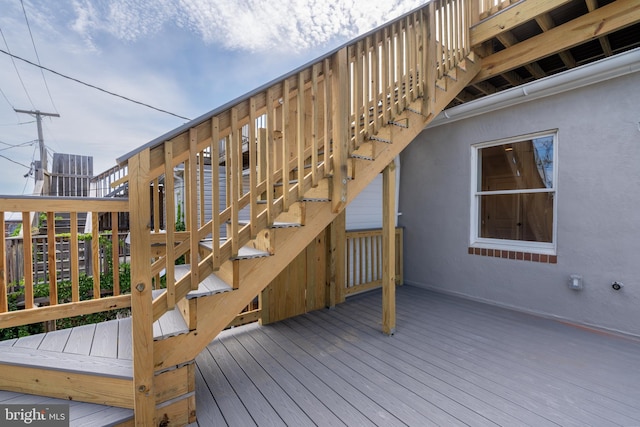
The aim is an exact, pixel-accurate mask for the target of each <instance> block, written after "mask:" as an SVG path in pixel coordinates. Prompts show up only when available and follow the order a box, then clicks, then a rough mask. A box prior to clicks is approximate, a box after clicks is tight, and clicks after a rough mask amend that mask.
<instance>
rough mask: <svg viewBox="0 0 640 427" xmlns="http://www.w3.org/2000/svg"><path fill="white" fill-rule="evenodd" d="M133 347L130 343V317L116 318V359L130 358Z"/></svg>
mask: <svg viewBox="0 0 640 427" xmlns="http://www.w3.org/2000/svg"><path fill="white" fill-rule="evenodd" d="M132 358H133V349H132V343H131V318H130V317H127V318H125V319H119V320H118V359H124V360H131V359H132Z"/></svg>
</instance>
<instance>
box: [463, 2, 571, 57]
mask: <svg viewBox="0 0 640 427" xmlns="http://www.w3.org/2000/svg"><path fill="white" fill-rule="evenodd" d="M570 1H571V0H525V1H522V2H520V3H518V4H515V5H513V6H511V7H509V8H507V9H505V10H503V11H502V12H500V13H498V14H496V15H493V16H491V17H489V18H487V19H485V20H484V21H482V22H480V23H479V24H477V25H475V26H473V27H472V28H471V31H470V33H471V46H474V47H475V46H477V45H479V44H480V43H482V42H485V41H487V40H489V39H492V38H494V37H496V36H497V35H498V34H501V33H503V32H505V31H510V30H512V29H513V28H515V27H517V26H518V25H520V24H523V23H525V22H527V21H531V20H532V19H535V17H536V16H538V15H540V14H542V13H546V12H549V11H551V10H553V9H555V8H557V7H559V6H562V5H563V4H565V3H569V2H570Z"/></svg>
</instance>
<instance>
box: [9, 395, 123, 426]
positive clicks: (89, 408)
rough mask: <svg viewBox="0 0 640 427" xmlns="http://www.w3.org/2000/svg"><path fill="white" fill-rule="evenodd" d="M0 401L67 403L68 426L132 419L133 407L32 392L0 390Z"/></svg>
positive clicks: (37, 403) (93, 424)
mask: <svg viewBox="0 0 640 427" xmlns="http://www.w3.org/2000/svg"><path fill="white" fill-rule="evenodd" d="M0 403H2V404H19V405H69V425H70V426H83V427H84V426H96V427H98V426H105V425H117V424H119V423H123V422H125V421H129V420H131V419H133V409H125V408H117V407H115V406H107V405H99V404H97V403H86V402H78V401H70V400H67V399H56V398H53V397H45V396H38V395H33V394H24V393H16V392H13V391H2V390H0Z"/></svg>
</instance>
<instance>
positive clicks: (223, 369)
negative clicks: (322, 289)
mask: <svg viewBox="0 0 640 427" xmlns="http://www.w3.org/2000/svg"><path fill="white" fill-rule="evenodd" d="M397 311H398V320H397V332H396V334H395V335H394V336H392V337H388V336H385V335H383V334H382V333H381V332H380V330H381V322H380V319H381V293H380V291H379V290H378V291H373V292H369V293H367V294H363V295H358V296H355V297H352V298H350V299H349V300H348V301H347V303H345V304H342V305H339V306H337V307H336V308H335V309H334V310H320V311H316V312H312V313H309V314H306V315H303V316H299V317H296V318H293V319H289V320H285V321H282V322H279V323H276V324H273V325H269V326H264V327H261V326H258V325H257V324H252V325H247V326H243V327H239V328H234V329H231V330H228V331H225V332H223V333H222V334H221V335H220V336H219V337H218V338H217V339H216V340H214V341H213V342H212V343H211V344H210V345H209V346H208V347H207V349H205V351H203V352H202V353H201V354H200V355H199V356H198V358H197V360H196V362H197V367H198V369H197V375H196V376H197V378H196V387H197V393H196V399H197V414H198V424H199V425H200V426H202V427H205V426H218V425H230V426H249V425H260V426H263V425H264V426H278V425H290V426H307V425H309V426H311V425H319V426H334V425H335V426H337V425H348V426H366V425H379V426H396V425H398V426H400V425H411V426H426V425H439V426H456V425H469V426H490V425H491V426H493V425H501V426H524V425H528V426H598V427H605V426H640V341H638V340H633V339H630V338H622V337H618V336H613V335H607V334H602V333H595V332H592V331H587V330H584V329H581V328H576V327H573V326H568V325H565V324H562V323H559V322H555V321H552V320H548V319H542V318H537V317H534V316H530V315H526V314H522V313H517V312H513V311H509V310H504V309H501V308H496V307H492V306H489V305H484V304H480V303H475V302H471V301H467V300H463V299H459V298H454V297H450V296H445V295H441V294H437V293H434V292H430V291H427V290H423V289H419V288H416V287H412V286H406V285H405V286H402V287H399V288H398V291H397Z"/></svg>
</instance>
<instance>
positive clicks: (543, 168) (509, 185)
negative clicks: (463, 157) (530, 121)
mask: <svg viewBox="0 0 640 427" xmlns="http://www.w3.org/2000/svg"><path fill="white" fill-rule="evenodd" d="M478 157H479V158H478V162H479V165H478V166H479V169H480V173H479V178H480V179H479V182H478V184H479V186H478V187H479V188H478V190H479V191H500V190H524V189H533V188H553V136H545V137H542V138H536V139H533V140H527V141H520V142H513V143H509V144H503V145H496V146H493V147H486V148H481V149H480V150H479V156H478Z"/></svg>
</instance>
